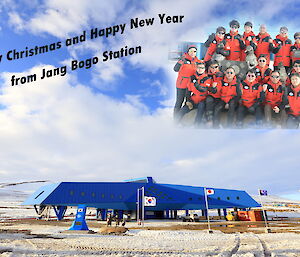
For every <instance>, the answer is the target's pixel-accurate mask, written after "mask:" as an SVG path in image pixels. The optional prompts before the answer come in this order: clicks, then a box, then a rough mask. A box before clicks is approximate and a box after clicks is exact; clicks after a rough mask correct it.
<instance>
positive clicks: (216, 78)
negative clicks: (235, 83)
mask: <svg viewBox="0 0 300 257" xmlns="http://www.w3.org/2000/svg"><path fill="white" fill-rule="evenodd" d="M208 76H209V77H210V78H211V84H213V83H214V82H217V83H218V84H217V87H216V91H215V92H211V91H209V92H208V94H209V95H211V96H212V97H214V98H220V97H221V87H222V80H223V76H224V74H223V73H222V72H221V71H218V72H216V73H215V74H212V73H208Z"/></svg>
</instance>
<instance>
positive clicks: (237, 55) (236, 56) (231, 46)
mask: <svg viewBox="0 0 300 257" xmlns="http://www.w3.org/2000/svg"><path fill="white" fill-rule="evenodd" d="M229 26H230V32H229V33H228V34H226V35H225V40H226V42H227V46H226V50H229V51H230V54H229V55H228V56H226V59H227V60H230V61H240V60H241V55H242V50H244V49H245V48H246V45H245V42H244V41H243V38H242V36H241V35H240V34H239V32H238V29H239V27H240V24H239V22H238V21H236V20H232V21H231V22H230V23H229Z"/></svg>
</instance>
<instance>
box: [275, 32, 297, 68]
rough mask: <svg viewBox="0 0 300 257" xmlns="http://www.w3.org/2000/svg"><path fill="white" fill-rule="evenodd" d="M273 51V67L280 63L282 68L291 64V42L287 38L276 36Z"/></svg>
mask: <svg viewBox="0 0 300 257" xmlns="http://www.w3.org/2000/svg"><path fill="white" fill-rule="evenodd" d="M274 46H275V48H274V50H273V53H274V54H275V59H274V66H278V65H279V63H280V62H282V64H283V66H286V67H289V66H290V64H291V56H290V52H291V46H292V41H291V40H290V39H289V38H287V37H282V36H281V35H277V36H276V39H275V40H274Z"/></svg>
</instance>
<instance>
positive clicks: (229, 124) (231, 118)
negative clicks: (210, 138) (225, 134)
mask: <svg viewBox="0 0 300 257" xmlns="http://www.w3.org/2000/svg"><path fill="white" fill-rule="evenodd" d="M228 104H229V109H228V113H227V127H232V126H233V121H234V116H235V108H236V106H237V99H236V97H234V98H232V99H231V100H230V101H229V102H228ZM225 105H226V103H225V102H224V101H223V100H220V102H219V103H218V104H217V105H216V107H215V111H214V127H215V128H219V126H220V118H221V111H222V110H223V109H224V107H225Z"/></svg>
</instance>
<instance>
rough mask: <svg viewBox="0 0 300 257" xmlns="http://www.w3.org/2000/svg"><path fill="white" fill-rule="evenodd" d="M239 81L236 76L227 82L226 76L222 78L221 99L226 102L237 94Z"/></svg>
mask: <svg viewBox="0 0 300 257" xmlns="http://www.w3.org/2000/svg"><path fill="white" fill-rule="evenodd" d="M239 92H240V90H239V83H238V82H237V79H236V77H235V78H234V79H233V80H232V81H231V82H229V81H228V80H227V78H226V77H224V79H223V80H222V87H221V90H220V95H221V99H222V100H223V101H224V102H225V103H228V102H229V101H230V100H231V99H232V98H234V97H235V96H239Z"/></svg>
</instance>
